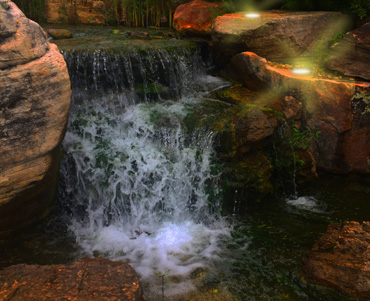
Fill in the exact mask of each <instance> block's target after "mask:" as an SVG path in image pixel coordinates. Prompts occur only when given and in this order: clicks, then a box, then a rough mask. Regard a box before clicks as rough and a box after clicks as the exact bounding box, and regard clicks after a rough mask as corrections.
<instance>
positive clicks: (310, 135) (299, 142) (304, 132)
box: [290, 122, 321, 149]
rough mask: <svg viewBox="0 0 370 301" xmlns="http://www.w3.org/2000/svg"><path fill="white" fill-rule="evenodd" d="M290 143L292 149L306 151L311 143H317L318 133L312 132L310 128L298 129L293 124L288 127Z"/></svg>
mask: <svg viewBox="0 0 370 301" xmlns="http://www.w3.org/2000/svg"><path fill="white" fill-rule="evenodd" d="M290 133H291V143H292V146H293V148H294V149H307V148H308V147H309V146H310V145H311V142H312V141H317V139H318V137H319V135H320V133H321V132H320V131H314V130H313V129H312V128H311V127H310V126H306V128H305V129H302V128H301V129H298V128H297V127H296V124H295V122H293V123H292V124H291V125H290Z"/></svg>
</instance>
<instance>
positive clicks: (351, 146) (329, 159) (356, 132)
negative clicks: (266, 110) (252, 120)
mask: <svg viewBox="0 0 370 301" xmlns="http://www.w3.org/2000/svg"><path fill="white" fill-rule="evenodd" d="M227 71H228V73H229V75H230V76H231V77H232V78H234V79H236V80H238V81H239V82H241V83H242V84H244V85H245V86H247V87H248V88H250V89H254V90H259V91H266V93H267V91H269V90H270V89H273V90H275V91H277V93H280V94H284V95H292V96H295V97H296V98H297V99H298V100H299V101H301V102H302V104H303V108H304V109H303V114H304V116H305V118H306V121H307V123H308V125H309V126H310V127H311V128H312V129H314V130H315V131H319V132H320V135H319V138H318V141H317V142H316V143H313V145H312V146H313V147H314V149H315V157H316V159H317V161H318V166H319V167H321V168H323V169H325V170H329V171H339V172H350V171H355V172H363V173H370V164H369V154H370V121H369V120H370V119H369V118H368V116H370V110H369V105H368V103H367V100H366V97H365V96H364V97H363V98H362V99H361V97H360V98H359V99H354V98H353V97H354V96H355V95H358V94H359V93H358V91H360V90H365V91H366V90H367V91H370V83H357V82H355V81H340V80H333V79H323V78H313V77H311V76H300V75H296V74H294V73H293V72H292V71H291V70H288V69H282V68H278V67H274V66H272V65H271V64H270V63H269V62H268V61H267V60H266V59H264V58H261V57H259V56H258V55H256V54H255V53H252V52H244V53H241V54H238V55H236V56H235V57H233V59H232V60H231V64H230V65H229V66H228V67H227ZM312 142H313V141H312Z"/></svg>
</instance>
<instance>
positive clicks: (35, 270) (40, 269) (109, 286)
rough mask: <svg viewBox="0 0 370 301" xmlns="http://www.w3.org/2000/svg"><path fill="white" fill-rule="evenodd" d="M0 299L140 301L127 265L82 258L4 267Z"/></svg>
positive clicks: (0, 276) (137, 285)
mask: <svg viewBox="0 0 370 301" xmlns="http://www.w3.org/2000/svg"><path fill="white" fill-rule="evenodd" d="M0 299H1V300H14V301H17V300H80V301H84V300H86V301H89V300H127V301H143V300H144V299H143V291H142V288H141V285H140V281H139V278H138V276H137V274H136V272H135V271H134V269H133V268H132V267H131V266H130V265H128V264H127V263H122V262H114V261H110V260H108V259H101V258H95V259H92V258H84V259H80V260H77V261H75V262H73V263H72V264H71V265H45V266H42V265H26V264H18V265H14V266H10V267H7V268H5V269H3V270H1V271H0Z"/></svg>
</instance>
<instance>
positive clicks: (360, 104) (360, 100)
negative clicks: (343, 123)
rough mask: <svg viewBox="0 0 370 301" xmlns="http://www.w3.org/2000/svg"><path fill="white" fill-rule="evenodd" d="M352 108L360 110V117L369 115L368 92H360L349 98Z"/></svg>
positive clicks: (369, 102)
mask: <svg viewBox="0 0 370 301" xmlns="http://www.w3.org/2000/svg"><path fill="white" fill-rule="evenodd" d="M351 101H352V103H353V106H354V108H355V109H356V110H357V109H360V110H361V115H364V114H366V113H370V94H369V92H367V93H365V91H360V92H357V93H356V94H354V95H353V96H352V98H351Z"/></svg>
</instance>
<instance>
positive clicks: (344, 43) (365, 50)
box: [327, 23, 370, 80]
mask: <svg viewBox="0 0 370 301" xmlns="http://www.w3.org/2000/svg"><path fill="white" fill-rule="evenodd" d="M327 66H328V67H329V68H330V69H332V70H335V71H339V72H341V73H342V74H344V75H347V76H356V77H361V78H364V79H367V80H370V23H366V24H365V25H362V26H361V27H360V28H358V29H356V30H354V31H351V32H348V33H347V34H346V35H345V36H344V38H343V39H342V40H341V41H339V42H338V43H336V44H335V45H334V46H333V47H332V48H331V50H330V55H329V58H328V63H327Z"/></svg>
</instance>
